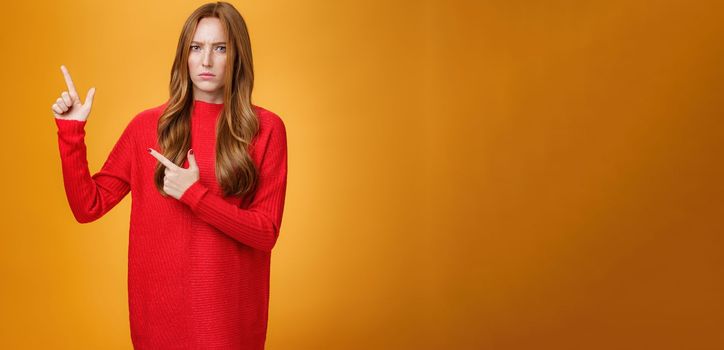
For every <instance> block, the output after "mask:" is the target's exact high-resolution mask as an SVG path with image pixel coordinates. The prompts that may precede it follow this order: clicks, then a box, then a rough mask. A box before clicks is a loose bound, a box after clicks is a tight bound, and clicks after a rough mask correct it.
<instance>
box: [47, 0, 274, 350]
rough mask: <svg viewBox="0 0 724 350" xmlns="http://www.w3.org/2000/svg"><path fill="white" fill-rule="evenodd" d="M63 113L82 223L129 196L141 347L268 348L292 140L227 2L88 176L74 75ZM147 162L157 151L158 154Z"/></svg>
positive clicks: (67, 159) (184, 46) (83, 117)
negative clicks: (166, 94)
mask: <svg viewBox="0 0 724 350" xmlns="http://www.w3.org/2000/svg"><path fill="white" fill-rule="evenodd" d="M61 70H62V72H63V75H64V77H65V82H66V84H67V87H68V91H64V92H63V93H62V94H61V97H60V98H58V100H57V101H56V103H55V104H53V106H52V109H53V114H54V115H55V122H56V124H57V126H58V144H59V148H60V155H61V160H62V167H63V177H64V186H65V190H66V195H67V197H68V202H69V204H70V207H71V210H72V212H73V215H74V216H75V218H76V220H77V221H78V222H81V223H87V222H91V221H94V220H97V219H99V218H100V217H101V216H103V215H104V214H105V213H106V212H108V211H109V210H111V208H113V207H114V206H115V205H116V204H117V203H118V202H119V201H120V200H121V199H123V198H124V197H125V195H126V194H127V193H128V192H129V191H130V192H131V197H132V209H131V220H130V233H129V245H128V297H129V300H128V302H129V304H128V305H129V317H130V325H131V340H132V342H133V345H134V348H136V349H172V348H173V349H178V348H183V349H211V348H214V349H215V348H221V349H232V348H233V349H263V348H264V342H265V338H266V328H267V310H268V303H269V263H270V257H271V250H272V248H273V247H274V245H275V243H276V240H277V237H278V235H279V229H280V226H281V221H282V212H283V208H284V198H285V193H286V179H287V147H286V129H285V126H284V123H283V122H282V120H281V119H280V118H279V116H277V115H276V114H274V113H273V112H271V111H269V110H266V109H264V108H262V107H259V106H256V105H253V104H252V103H251V92H252V87H253V83H254V72H253V66H252V55H251V45H250V40H249V34H248V32H247V28H246V24H245V22H244V19H243V18H242V16H241V15H240V14H239V12H238V11H237V10H236V9H235V8H234V7H233V6H232V5H230V4H228V3H226V2H217V3H210V4H206V5H203V6H201V7H200V8H198V9H197V10H196V11H194V12H193V13H192V14H191V16H190V17H189V18H188V19H187V21H186V23H185V24H184V27H183V30H182V32H181V35H180V37H179V42H178V47H177V51H176V59H175V60H174V63H173V67H172V69H171V82H170V98H169V99H168V101H166V102H165V103H163V104H161V105H160V106H157V107H153V108H150V109H146V110H144V111H142V112H140V113H139V114H138V115H136V116H135V117H134V118H133V119H132V120H131V121H130V122H129V124H128V126H127V127H126V128H125V130H124V131H123V133H122V134H121V136H120V138H119V140H118V141H117V143H116V144H115V146H114V147H113V149H112V151H111V153H110V155H109V156H108V158H107V160H106V162H105V163H104V165H103V166H102V168H101V170H100V171H99V172H97V173H96V174H94V175H93V176H91V175H90V173H89V171H88V163H87V161H86V147H85V141H84V136H85V129H84V126H85V124H86V121H87V118H88V115H89V114H90V111H91V105H92V103H93V97H94V95H95V88H91V89H90V90H89V91H88V94H87V97H86V100H85V103H82V104H81V101H80V98H79V96H78V93H77V92H76V90H75V87H74V85H73V81H72V79H71V77H70V73H69V72H68V70H67V69H66V68H65V66H61ZM149 152H150V153H149Z"/></svg>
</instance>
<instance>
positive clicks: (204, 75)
mask: <svg viewBox="0 0 724 350" xmlns="http://www.w3.org/2000/svg"><path fill="white" fill-rule="evenodd" d="M199 76H200V77H215V76H216V75H215V74H211V73H201V74H199Z"/></svg>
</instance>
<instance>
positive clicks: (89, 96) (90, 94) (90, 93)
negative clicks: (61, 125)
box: [83, 87, 96, 108]
mask: <svg viewBox="0 0 724 350" xmlns="http://www.w3.org/2000/svg"><path fill="white" fill-rule="evenodd" d="M95 95H96V88H95V87H92V88H90V90H88V94H86V96H85V103H83V107H88V108H90V106H91V105H92V104H93V97H94V96H95Z"/></svg>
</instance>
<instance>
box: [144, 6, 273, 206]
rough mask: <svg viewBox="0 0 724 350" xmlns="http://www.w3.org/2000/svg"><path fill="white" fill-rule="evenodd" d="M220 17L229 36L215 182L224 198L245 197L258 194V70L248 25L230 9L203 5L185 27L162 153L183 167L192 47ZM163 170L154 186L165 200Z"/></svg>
mask: <svg viewBox="0 0 724 350" xmlns="http://www.w3.org/2000/svg"><path fill="white" fill-rule="evenodd" d="M205 17H216V18H218V19H219V21H220V22H221V26H222V27H223V28H224V30H225V32H226V36H227V46H226V55H227V56H226V57H227V58H226V64H227V66H226V69H225V73H224V87H223V89H224V106H223V108H222V110H221V112H220V113H221V114H220V116H219V118H218V122H217V124H216V180H217V181H218V183H219V185H220V187H221V189H222V191H223V193H224V195H227V196H228V195H233V196H243V195H245V194H247V193H252V192H254V191H255V189H256V185H257V181H258V176H259V174H258V170H257V169H256V166H255V165H254V162H253V161H252V159H251V156H250V155H249V148H250V146H251V142H252V140H253V139H254V136H256V134H257V132H258V131H259V119H258V117H257V115H256V114H255V111H254V108H253V106H252V103H251V92H252V89H253V87H254V67H253V64H252V56H251V41H250V39H249V32H248V30H247V28H246V22H245V21H244V18H243V17H242V16H241V14H240V13H239V12H238V11H237V10H236V8H234V6H232V5H231V4H229V3H227V2H223V1H219V2H216V3H208V4H204V5H202V6H201V7H199V8H198V9H196V10H195V11H194V12H193V13H192V14H191V15H190V16H189V18H188V19H187V20H186V23H184V26H183V30H182V31H181V35H180V36H179V40H178V46H177V47H176V58H175V59H174V62H173V66H172V67H171V82H170V84H169V95H170V97H169V100H168V103H167V105H166V108H165V109H164V111H163V113H161V116H160V117H159V120H158V129H157V132H158V144H159V147H160V148H161V150H160V152H161V153H162V154H163V155H164V156H165V157H166V158H168V159H169V160H170V161H172V162H174V163H175V164H177V165H179V166H183V163H184V161H185V160H186V155H187V152H188V150H189V148H190V147H191V109H192V107H193V90H192V88H191V87H192V84H193V83H192V81H191V78H190V76H189V69H188V58H189V47H190V46H191V41H192V40H193V35H194V32H195V30H196V26H197V25H198V23H199V21H200V20H201V19H202V18H205ZM164 170H165V167H164V165H163V164H161V162H157V163H156V170H155V172H154V182H155V184H156V187H157V188H158V190H159V192H161V195H163V196H168V194H167V193H165V191H164V190H163V178H164Z"/></svg>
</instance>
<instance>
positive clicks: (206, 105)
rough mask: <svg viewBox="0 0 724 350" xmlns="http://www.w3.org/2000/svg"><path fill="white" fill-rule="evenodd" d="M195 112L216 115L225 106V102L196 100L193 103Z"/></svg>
mask: <svg viewBox="0 0 724 350" xmlns="http://www.w3.org/2000/svg"><path fill="white" fill-rule="evenodd" d="M193 108H194V112H199V113H201V114H212V115H214V116H215V115H216V113H218V112H219V111H221V109H223V108H224V104H223V103H211V102H206V101H201V100H194V103H193Z"/></svg>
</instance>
